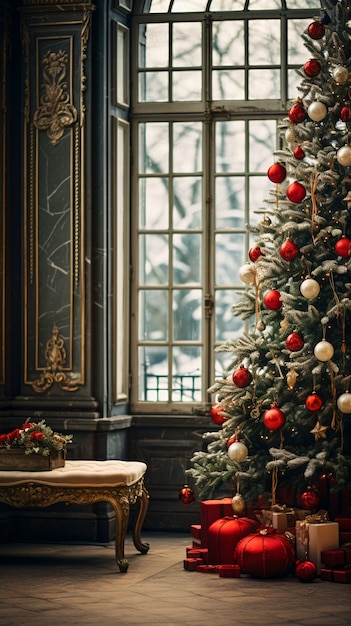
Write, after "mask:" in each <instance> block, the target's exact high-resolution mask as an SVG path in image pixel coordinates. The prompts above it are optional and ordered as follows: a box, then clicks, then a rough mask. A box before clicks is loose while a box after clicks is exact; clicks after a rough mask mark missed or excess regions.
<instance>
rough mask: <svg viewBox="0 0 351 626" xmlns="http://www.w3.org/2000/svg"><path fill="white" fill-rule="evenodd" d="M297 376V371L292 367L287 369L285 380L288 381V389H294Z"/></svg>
mask: <svg viewBox="0 0 351 626" xmlns="http://www.w3.org/2000/svg"><path fill="white" fill-rule="evenodd" d="M297 377H298V373H297V371H296V370H294V368H293V367H292V368H291V370H289V371H288V373H287V375H286V381H287V383H288V389H290V391H292V390H293V389H294V387H295V385H296V380H297Z"/></svg>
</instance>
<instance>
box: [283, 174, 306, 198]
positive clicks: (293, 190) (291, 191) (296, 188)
mask: <svg viewBox="0 0 351 626" xmlns="http://www.w3.org/2000/svg"><path fill="white" fill-rule="evenodd" d="M286 196H287V198H288V199H289V200H290V202H294V203H296V204H298V203H299V202H302V200H303V199H304V198H305V196H306V189H305V187H304V186H303V185H301V183H299V182H297V181H296V180H295V181H294V182H293V183H290V185H288V187H287V189H286Z"/></svg>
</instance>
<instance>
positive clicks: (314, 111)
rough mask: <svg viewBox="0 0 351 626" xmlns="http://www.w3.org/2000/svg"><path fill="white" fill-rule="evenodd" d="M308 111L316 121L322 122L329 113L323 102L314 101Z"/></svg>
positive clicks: (309, 115)
mask: <svg viewBox="0 0 351 626" xmlns="http://www.w3.org/2000/svg"><path fill="white" fill-rule="evenodd" d="M307 113H308V117H310V118H311V120H313V121H314V122H320V121H321V120H324V118H325V116H326V114H327V113H328V109H327V107H326V106H325V104H323V102H312V104H310V106H309V107H308V109H307Z"/></svg>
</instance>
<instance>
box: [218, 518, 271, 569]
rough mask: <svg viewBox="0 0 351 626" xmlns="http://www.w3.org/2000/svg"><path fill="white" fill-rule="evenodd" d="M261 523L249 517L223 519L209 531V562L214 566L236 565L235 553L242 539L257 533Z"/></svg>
mask: <svg viewBox="0 0 351 626" xmlns="http://www.w3.org/2000/svg"><path fill="white" fill-rule="evenodd" d="M258 527H259V523H258V522H257V521H256V520H254V519H250V518H249V517H236V516H233V517H230V516H229V515H228V516H226V517H222V518H221V519H218V520H216V521H215V522H213V524H211V526H210V527H209V529H208V562H209V563H210V564H212V565H220V564H223V563H228V564H229V563H234V562H235V561H234V552H235V548H236V546H237V544H238V543H239V541H240V540H241V539H243V538H244V537H247V535H249V534H250V533H254V532H256V530H257V529H258Z"/></svg>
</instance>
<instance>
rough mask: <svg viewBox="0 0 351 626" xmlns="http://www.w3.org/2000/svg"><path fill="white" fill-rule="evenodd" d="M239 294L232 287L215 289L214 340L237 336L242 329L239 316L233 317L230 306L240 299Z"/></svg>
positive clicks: (224, 339)
mask: <svg viewBox="0 0 351 626" xmlns="http://www.w3.org/2000/svg"><path fill="white" fill-rule="evenodd" d="M240 296H241V294H240V293H239V294H238V293H237V292H235V291H234V290H233V289H220V290H217V291H216V298H215V311H216V341H219V342H222V341H227V340H230V339H233V338H234V337H237V336H239V334H240V332H241V331H242V329H243V321H242V319H241V318H240V317H234V316H233V313H232V306H233V304H234V303H235V302H237V301H238V300H239V299H240Z"/></svg>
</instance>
